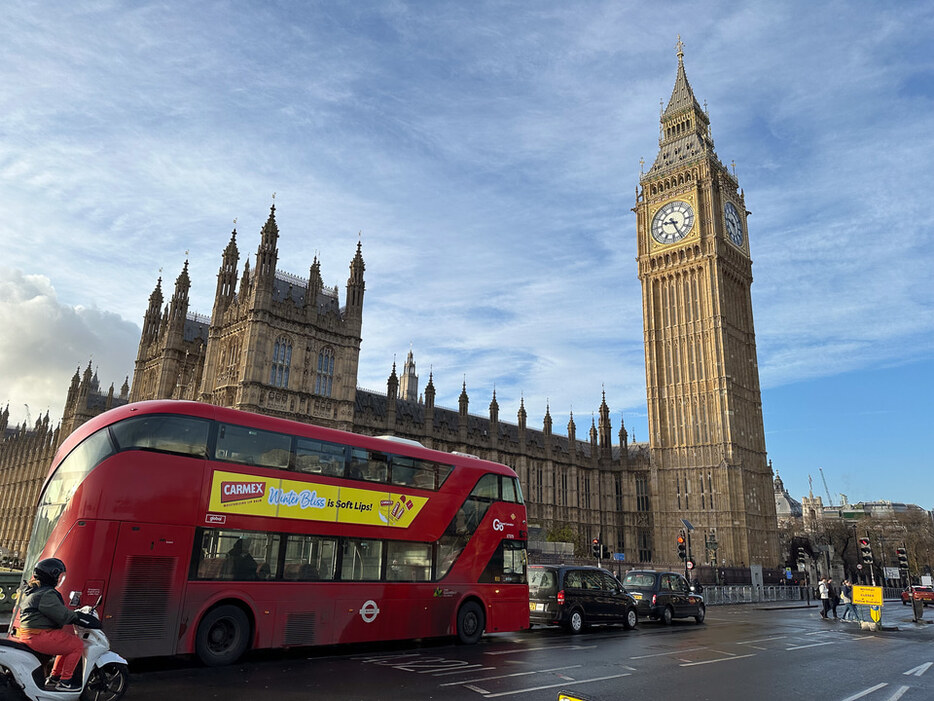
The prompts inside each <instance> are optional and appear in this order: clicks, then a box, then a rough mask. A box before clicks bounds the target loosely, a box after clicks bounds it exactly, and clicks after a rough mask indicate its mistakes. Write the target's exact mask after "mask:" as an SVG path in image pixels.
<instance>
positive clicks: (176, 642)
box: [11, 401, 529, 665]
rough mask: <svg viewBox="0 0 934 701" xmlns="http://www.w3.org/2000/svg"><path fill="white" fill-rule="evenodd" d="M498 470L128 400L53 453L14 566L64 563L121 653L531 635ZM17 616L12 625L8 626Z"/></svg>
mask: <svg viewBox="0 0 934 701" xmlns="http://www.w3.org/2000/svg"><path fill="white" fill-rule="evenodd" d="M526 540H527V524H526V510H525V506H524V504H523V501H522V494H521V491H520V489H519V481H518V479H517V478H516V474H515V472H513V471H512V470H511V469H510V468H508V467H506V466H504V465H500V464H497V463H493V462H488V461H485V460H481V459H479V458H476V457H472V456H467V455H463V454H458V453H444V452H439V451H434V450H428V449H426V448H424V447H422V446H421V445H419V444H418V443H415V442H414V441H404V440H400V439H395V440H393V439H387V438H373V437H367V436H360V435H356V434H352V433H347V432H343V431H337V430H332V429H326V428H321V427H317V426H312V425H308V424H302V423H296V422H293V421H287V420H283V419H276V418H271V417H268V416H260V415H256V414H249V413H245V412H241V411H235V410H232V409H223V408H219V407H215V406H210V405H207V404H199V403H196V402H180V401H151V402H139V403H135V404H128V405H126V406H123V407H120V408H118V409H113V410H111V411H108V412H106V413H104V414H101V415H100V416H98V417H96V418H94V419H92V420H91V421H89V422H87V423H86V424H84V425H83V426H81V427H80V428H79V429H78V430H77V431H75V432H74V433H73V434H72V435H71V436H69V437H68V438H67V439H66V441H65V442H64V443H63V444H62V446H61V448H60V449H59V451H58V453H57V455H56V456H55V460H54V461H53V464H52V466H51V470H50V473H49V477H48V479H47V480H46V483H45V485H44V487H43V490H42V495H41V497H40V500H39V506H38V512H37V515H36V522H35V526H34V529H33V533H32V537H31V540H30V544H29V549H28V552H27V556H26V565H25V571H26V572H30V571H31V570H32V567H33V565H35V563H36V562H37V561H38V560H39V559H40V558H43V557H52V556H54V557H58V558H60V559H62V560H63V561H64V562H65V563H66V565H67V567H68V575H67V580H66V583H65V584H64V586H63V589H65V590H67V591H63V594H64V595H65V596H66V597H68V596H69V594H70V596H71V603H72V605H73V606H82V605H85V604H88V603H94V602H96V601H97V598H98V597H99V596H103V604H102V606H101V609H100V610H101V611H102V614H103V615H102V620H103V622H104V623H103V624H104V630H105V631H106V632H107V634H108V636H109V637H110V640H111V643H112V645H113V647H114V649H116V650H117V651H119V652H120V653H121V654H123V655H125V656H127V657H130V658H139V657H147V656H157V655H175V654H185V653H195V654H197V655H198V656H199V657H200V658H201V660H203V661H204V662H205V663H206V664H209V665H221V664H229V663H231V662H233V661H235V660H236V659H238V658H239V657H240V656H241V655H242V654H243V653H244V652H245V651H246V650H247V649H248V648H276V647H288V646H301V645H330V644H335V643H351V642H361V641H377V640H392V639H406V638H421V637H431V636H445V635H456V636H457V638H458V639H459V640H460V641H462V642H464V643H473V642H476V641H477V640H479V638H480V636H481V635H482V634H483V632H484V631H487V632H493V631H514V630H520V629H524V628H527V627H528V626H529V605H528V585H527V583H526ZM15 626H16V617H15V615H14V619H13V623H12V624H11V632H14V634H15Z"/></svg>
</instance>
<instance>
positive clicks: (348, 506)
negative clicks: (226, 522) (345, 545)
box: [210, 471, 428, 528]
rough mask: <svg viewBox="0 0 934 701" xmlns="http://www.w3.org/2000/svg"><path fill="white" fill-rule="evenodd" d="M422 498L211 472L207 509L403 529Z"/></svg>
mask: <svg viewBox="0 0 934 701" xmlns="http://www.w3.org/2000/svg"><path fill="white" fill-rule="evenodd" d="M427 503H428V498H427V497H419V496H413V495H411V494H406V493H403V492H399V491H396V492H390V491H386V490H385V489H380V490H377V489H359V488H356V487H338V486H336V485H333V484H320V483H316V482H299V481H298V480H287V479H269V478H266V477H259V476H255V475H244V474H241V473H239V472H221V471H215V472H214V480H213V482H212V484H211V503H210V510H211V512H212V513H216V514H242V515H245V516H266V517H271V518H298V519H303V520H307V521H331V522H337V523H353V524H360V525H367V526H394V527H397V528H406V527H408V526H409V525H411V523H412V521H413V520H415V517H416V516H417V515H418V513H419V512H420V511H421V510H422V507H423V506H425V504H427Z"/></svg>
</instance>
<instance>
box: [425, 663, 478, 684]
mask: <svg viewBox="0 0 934 701" xmlns="http://www.w3.org/2000/svg"><path fill="white" fill-rule="evenodd" d="M475 668H476V669H475ZM465 669H469V670H471V672H488V671H490V670H491V669H496V667H483V666H481V665H478V664H472V665H468V666H467V667H460V668H458V669H455V670H453V671H451V672H435V673H434V674H431V671H430V670H426V671H424V672H419V674H431V676H433V677H447V676H450V675H451V674H460V673H461V672H463V671H464V670H465ZM455 683H457V682H455Z"/></svg>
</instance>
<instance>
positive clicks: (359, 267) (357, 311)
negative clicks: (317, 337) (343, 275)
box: [347, 241, 366, 321]
mask: <svg viewBox="0 0 934 701" xmlns="http://www.w3.org/2000/svg"><path fill="white" fill-rule="evenodd" d="M365 270H366V265H365V264H364V262H363V249H362V245H361V242H360V241H357V253H356V255H355V256H354V257H353V260H352V261H351V262H350V277H348V278H347V316H348V318H351V319H356V320H361V321H362V319H363V293H364V291H365V290H366V283H365V282H364V280H363V273H364V271H365Z"/></svg>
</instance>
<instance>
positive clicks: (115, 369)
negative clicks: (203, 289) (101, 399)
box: [0, 267, 140, 425]
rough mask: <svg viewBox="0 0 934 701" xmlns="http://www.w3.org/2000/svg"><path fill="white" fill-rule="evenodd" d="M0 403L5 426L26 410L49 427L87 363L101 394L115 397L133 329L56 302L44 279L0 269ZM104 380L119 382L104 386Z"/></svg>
mask: <svg viewBox="0 0 934 701" xmlns="http://www.w3.org/2000/svg"><path fill="white" fill-rule="evenodd" d="M0 329H3V333H2V335H0V368H2V369H3V372H2V373H0V402H3V406H6V405H7V403H8V404H9V408H10V422H11V423H12V424H18V423H21V422H22V421H23V420H24V419H25V418H26V411H27V409H26V407H27V405H28V410H29V412H30V414H31V418H32V420H33V421H35V420H36V419H38V418H39V416H40V415H42V414H44V413H45V412H47V411H48V412H49V418H50V420H51V421H52V423H53V425H54V424H57V423H58V421H59V419H60V418H61V416H62V409H63V408H64V401H65V396H66V394H67V392H68V387H69V384H70V382H71V378H72V376H73V375H74V373H75V370H76V369H77V366H78V365H81V366H82V368H81V369H82V371H83V368H84V366H86V365H87V364H88V362H90V363H91V366H92V368H93V370H95V371H97V372H98V377H99V380H100V382H101V388H102V391H104V392H105V393H106V392H107V389H108V387H109V386H110V382H114V384H115V385H116V386H115V388H114V390H115V393H116V394H119V393H120V386H121V385H122V384H123V379H124V378H125V377H126V376H127V375H130V374H131V372H132V367H133V359H134V357H135V351H136V348H137V347H138V345H139V333H140V330H139V327H138V326H136V325H135V324H132V323H129V322H127V321H124V320H123V319H121V318H120V317H118V316H117V315H115V314H111V313H109V312H102V311H100V310H97V309H93V308H85V307H72V306H68V305H65V304H62V303H61V302H59V300H58V298H57V296H56V293H55V289H54V288H53V287H52V285H51V283H50V281H49V279H48V278H47V277H45V276H42V275H24V274H22V273H21V272H20V271H17V270H12V269H9V268H5V267H0ZM107 378H119V379H113V380H110V381H108V379H107Z"/></svg>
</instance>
